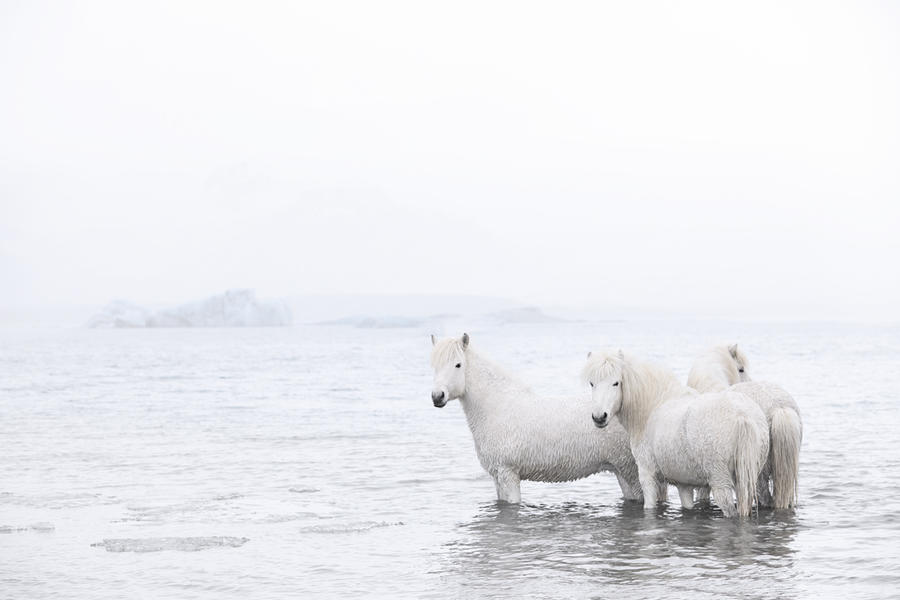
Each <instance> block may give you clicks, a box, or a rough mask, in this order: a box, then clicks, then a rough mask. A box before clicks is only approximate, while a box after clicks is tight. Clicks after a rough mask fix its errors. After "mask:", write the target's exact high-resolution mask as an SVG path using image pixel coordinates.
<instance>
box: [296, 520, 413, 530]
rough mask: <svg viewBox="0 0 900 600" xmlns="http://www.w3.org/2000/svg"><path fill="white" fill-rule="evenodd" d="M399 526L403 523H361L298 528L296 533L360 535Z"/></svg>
mask: <svg viewBox="0 0 900 600" xmlns="http://www.w3.org/2000/svg"><path fill="white" fill-rule="evenodd" d="M399 525H403V521H394V522H388V521H362V522H359V523H346V524H343V525H309V526H306V527H300V528H299V529H298V531H300V532H301V533H362V532H364V531H370V530H372V529H378V528H380V527H396V526H399Z"/></svg>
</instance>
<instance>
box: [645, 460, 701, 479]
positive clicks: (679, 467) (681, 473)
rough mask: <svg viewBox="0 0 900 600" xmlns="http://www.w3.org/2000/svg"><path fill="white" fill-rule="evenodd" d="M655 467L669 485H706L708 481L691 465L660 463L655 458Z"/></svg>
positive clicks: (671, 461)
mask: <svg viewBox="0 0 900 600" xmlns="http://www.w3.org/2000/svg"><path fill="white" fill-rule="evenodd" d="M656 463H657V466H658V467H659V470H660V472H661V473H662V475H663V477H664V478H665V479H666V481H668V482H669V483H681V484H684V485H696V486H701V485H706V484H707V483H708V479H707V478H706V477H704V476H703V474H702V473H699V472H698V471H697V469H696V468H695V467H694V466H692V465H686V464H684V462H682V461H677V460H666V459H663V460H662V461H660V460H659V458H657V461H656Z"/></svg>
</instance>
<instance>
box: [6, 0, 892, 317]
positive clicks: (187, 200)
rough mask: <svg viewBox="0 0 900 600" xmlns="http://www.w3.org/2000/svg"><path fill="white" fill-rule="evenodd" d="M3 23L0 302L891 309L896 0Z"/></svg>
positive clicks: (62, 11) (191, 12)
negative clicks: (476, 300)
mask: <svg viewBox="0 0 900 600" xmlns="http://www.w3.org/2000/svg"><path fill="white" fill-rule="evenodd" d="M476 11H477V16H478V18H477V19H473V18H470V17H471V15H472V14H474V13H476ZM2 13H3V18H2V19H0V40H2V48H3V51H2V53H0V77H2V79H3V81H4V82H6V88H7V89H8V90H11V91H12V93H9V94H4V95H3V96H2V97H0V130H2V131H4V135H3V141H2V142H0V197H2V219H0V288H2V289H3V290H4V292H5V293H4V294H3V295H2V296H0V310H4V311H6V312H10V311H13V312H15V311H21V310H22V309H30V308H32V307H45V308H54V307H55V308H60V307H71V306H93V307H100V306H102V305H104V304H106V303H107V302H109V301H111V300H113V299H116V298H123V299H127V300H130V301H133V302H138V303H148V304H164V303H179V302H187V301H190V300H194V299H199V298H203V297H206V296H208V295H211V294H215V293H221V292H222V291H223V290H226V289H230V288H235V287H246V288H252V289H255V290H256V291H257V293H258V294H259V295H260V296H264V297H291V296H309V295H359V294H374V295H393V294H424V295H453V294H459V295H463V296H487V297H497V298H510V299H512V300H513V301H515V302H517V303H521V304H524V305H537V306H541V307H564V308H567V309H573V310H597V311H604V310H612V309H617V310H626V311H627V310H635V311H649V312H661V313H672V314H691V315H698V316H725V317H730V318H779V319H789V318H822V319H841V320H848V319H849V320H881V321H897V320H898V319H900V309H898V307H900V277H898V276H897V275H896V272H895V269H894V268H893V262H894V258H895V257H896V256H900V241H898V238H897V236H896V231H897V229H898V225H900V219H898V215H900V208H898V206H897V203H896V199H897V198H898V197H900V178H898V175H897V169H896V166H897V165H898V164H900V143H898V140H900V118H898V111H897V109H896V107H897V106H900V43H898V40H897V36H896V35H895V32H896V31H897V30H898V25H900V10H898V9H897V7H896V6H895V5H892V4H890V3H866V4H855V5H839V4H835V5H823V4H818V3H808V4H803V3H801V4H791V5H787V6H785V5H781V4H771V5H755V6H754V7H753V8H752V9H741V8H735V7H726V6H722V5H718V4H712V3H701V4H690V5H679V6H672V5H656V6H654V9H653V10H652V11H648V10H646V8H645V7H641V6H637V5H634V6H632V5H628V6H609V5H603V6H594V5H589V4H585V5H579V6H578V7H569V8H560V7H557V9H556V10H554V11H552V12H549V11H544V10H542V9H541V8H540V7H539V6H537V5H520V4H497V5H491V6H490V7H481V6H480V5H459V6H457V7H455V8H454V9H453V10H443V9H437V8H427V7H423V6H418V5H404V6H400V5H393V6H381V7H375V6H369V5H366V4H354V5H353V10H349V11H347V10H342V9H341V8H340V7H337V6H334V7H329V6H314V5H313V6H293V5H282V4H267V5H264V6H262V7H257V8H255V9H254V10H252V11H251V10H249V9H246V8H242V7H240V6H220V5H203V4H191V5H188V6H181V5H158V6H154V7H152V8H151V7H135V6H124V5H119V4H116V3H97V4H89V5H78V6H57V7H54V9H53V10H49V9H48V8H47V7H44V6H42V5H35V4H26V3H9V4H6V5H4V8H3V9H2ZM501 32H502V35H500V33H501ZM500 40H502V43H501V41H500ZM836 40H839V41H836Z"/></svg>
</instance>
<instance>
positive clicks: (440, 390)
mask: <svg viewBox="0 0 900 600" xmlns="http://www.w3.org/2000/svg"><path fill="white" fill-rule="evenodd" d="M431 342H432V344H433V346H434V347H433V348H432V351H431V364H432V366H433V367H434V389H433V391H432V392H431V401H432V402H433V403H434V405H435V406H436V407H438V408H443V407H444V406H445V405H446V404H447V403H448V402H449V401H450V400H456V399H458V400H459V402H460V404H461V405H462V408H463V412H465V415H466V420H467V421H468V423H469V429H470V430H471V431H472V437H473V439H474V441H475V452H476V454H478V460H479V461H480V462H481V466H482V467H484V469H485V470H486V471H487V472H488V473H490V475H491V477H493V478H494V485H495V486H496V488H497V498H498V499H499V500H501V501H505V502H510V503H518V502H519V501H520V498H521V494H520V490H519V482H520V481H521V480H523V479H524V480H527V481H553V482H556V481H572V480H574V479H581V478H582V477H587V476H588V475H591V474H593V473H597V472H600V471H612V472H613V473H615V474H616V477H617V478H618V480H619V486H620V487H621V488H622V495H623V496H624V497H625V499H628V500H640V498H641V495H640V489H641V488H640V484H639V482H638V477H637V466H636V465H635V462H634V457H633V456H632V454H631V450H630V449H629V447H628V437H627V435H626V434H625V431H624V430H623V429H622V428H621V427H616V428H614V429H611V430H610V431H608V432H603V434H602V435H598V433H599V432H598V431H597V430H596V428H594V427H593V426H592V425H591V423H590V418H589V417H590V413H591V410H590V406H589V405H588V404H587V403H585V402H583V401H579V400H578V399H577V398H575V397H571V398H560V399H552V398H542V397H540V396H538V395H537V394H535V393H534V392H533V391H531V389H529V388H528V387H527V386H526V385H524V384H523V383H520V382H519V381H517V380H515V379H514V378H512V377H510V376H509V375H507V374H506V373H504V372H503V370H502V369H500V368H499V367H497V366H496V365H494V364H493V363H491V362H490V361H488V360H487V359H485V358H484V357H482V356H481V355H480V354H478V353H477V352H475V351H474V350H473V349H472V346H471V345H470V343H469V336H468V334H463V336H462V337H461V338H459V339H455V338H447V339H443V340H440V341H437V340H435V337H434V336H431Z"/></svg>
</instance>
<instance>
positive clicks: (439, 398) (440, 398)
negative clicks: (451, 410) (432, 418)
mask: <svg viewBox="0 0 900 600" xmlns="http://www.w3.org/2000/svg"><path fill="white" fill-rule="evenodd" d="M431 403H432V404H434V407H435V408H444V407H445V406H446V405H447V394H445V393H444V392H431Z"/></svg>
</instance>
